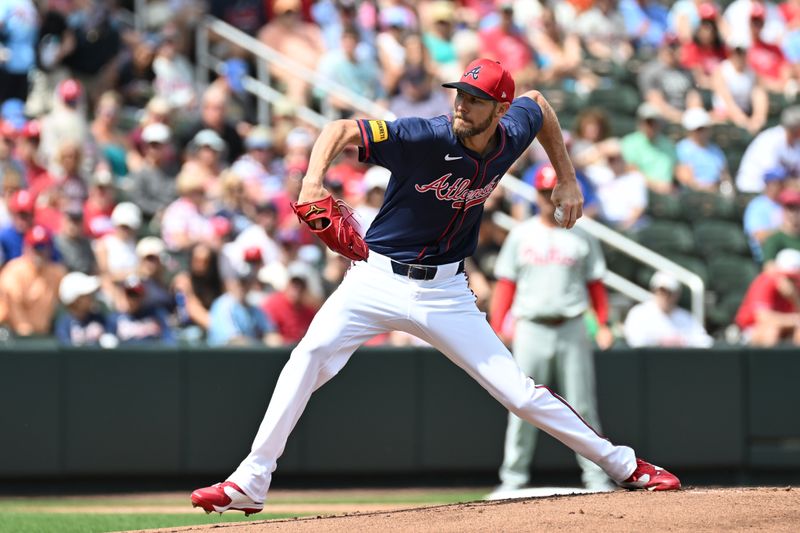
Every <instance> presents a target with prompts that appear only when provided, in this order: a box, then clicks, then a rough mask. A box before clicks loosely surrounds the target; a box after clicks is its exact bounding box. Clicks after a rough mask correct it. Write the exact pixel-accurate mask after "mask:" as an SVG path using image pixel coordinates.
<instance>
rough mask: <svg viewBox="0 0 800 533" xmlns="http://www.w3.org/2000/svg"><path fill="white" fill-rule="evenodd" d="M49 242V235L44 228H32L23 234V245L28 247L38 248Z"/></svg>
mask: <svg viewBox="0 0 800 533" xmlns="http://www.w3.org/2000/svg"><path fill="white" fill-rule="evenodd" d="M51 242H52V241H51V239H50V234H49V233H48V232H47V230H46V229H45V227H44V226H34V227H32V228H31V229H29V230H28V232H27V233H25V244H26V245H28V246H39V245H42V244H50V243H51Z"/></svg>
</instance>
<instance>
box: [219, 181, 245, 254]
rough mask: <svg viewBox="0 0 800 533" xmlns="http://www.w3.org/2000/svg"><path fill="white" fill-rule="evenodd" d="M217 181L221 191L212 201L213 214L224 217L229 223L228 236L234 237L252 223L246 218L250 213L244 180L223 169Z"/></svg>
mask: <svg viewBox="0 0 800 533" xmlns="http://www.w3.org/2000/svg"><path fill="white" fill-rule="evenodd" d="M219 181H220V189H221V190H222V193H221V195H220V197H219V199H218V200H217V201H216V202H214V216H216V217H222V218H225V219H226V220H227V221H228V222H229V223H230V225H231V230H230V238H231V239H235V238H236V236H237V235H239V234H240V233H241V232H242V231H244V230H245V229H247V228H248V227H250V225H252V221H251V220H250V219H249V218H248V215H251V214H252V213H251V212H250V211H251V210H250V209H249V207H250V204H249V203H248V202H247V197H246V195H245V187H244V181H243V180H242V178H241V176H239V174H237V173H236V172H234V171H232V170H223V171H222V174H220V178H219Z"/></svg>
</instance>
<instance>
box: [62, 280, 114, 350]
mask: <svg viewBox="0 0 800 533" xmlns="http://www.w3.org/2000/svg"><path fill="white" fill-rule="evenodd" d="M99 289H100V280H99V279H98V278H97V277H95V276H87V275H86V274H84V273H83V272H70V273H69V274H67V275H66V276H64V277H63V278H62V280H61V283H60V284H59V286H58V297H59V299H60V300H61V304H62V305H63V306H64V312H63V313H61V314H60V315H59V316H58V318H56V323H55V335H56V339H57V340H58V342H59V344H62V345H65V346H98V345H100V344H101V343H106V342H108V341H107V340H106V338H107V336H108V335H110V333H109V323H108V315H107V313H105V312H104V311H102V310H101V308H100V306H99V305H98V302H97V299H96V298H95V295H96V294H97V291H98V290H99Z"/></svg>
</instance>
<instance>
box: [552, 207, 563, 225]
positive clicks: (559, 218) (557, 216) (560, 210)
mask: <svg viewBox="0 0 800 533" xmlns="http://www.w3.org/2000/svg"><path fill="white" fill-rule="evenodd" d="M553 218H554V219H556V223H558V225H559V226H563V225H564V208H563V207H561V206H560V205H559V206H557V207H556V212H555V213H553Z"/></svg>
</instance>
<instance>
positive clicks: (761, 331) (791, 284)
mask: <svg viewBox="0 0 800 533" xmlns="http://www.w3.org/2000/svg"><path fill="white" fill-rule="evenodd" d="M735 322H736V325H737V326H739V328H741V330H742V333H743V336H744V338H745V339H746V340H747V341H748V343H749V344H752V345H754V346H775V345H776V344H778V343H779V342H781V341H789V342H791V343H793V344H795V345H800V251H798V250H792V249H788V248H787V249H784V250H781V251H780V252H778V256H777V257H776V258H775V268H773V269H771V270H767V271H765V272H762V273H761V274H759V275H758V277H756V279H754V280H753V282H752V283H751V284H750V287H749V288H748V289H747V294H745V297H744V300H743V301H742V304H741V306H740V307H739V311H738V312H737V313H736V320H735Z"/></svg>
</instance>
